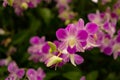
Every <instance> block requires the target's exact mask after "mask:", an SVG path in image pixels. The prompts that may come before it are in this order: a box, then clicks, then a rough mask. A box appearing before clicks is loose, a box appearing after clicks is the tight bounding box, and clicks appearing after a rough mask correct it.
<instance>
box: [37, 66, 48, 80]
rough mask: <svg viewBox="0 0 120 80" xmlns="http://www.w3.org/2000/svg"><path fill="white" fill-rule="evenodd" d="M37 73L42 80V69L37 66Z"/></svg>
mask: <svg viewBox="0 0 120 80" xmlns="http://www.w3.org/2000/svg"><path fill="white" fill-rule="evenodd" d="M37 75H38V76H39V77H40V79H42V80H43V78H44V77H45V76H46V75H45V72H44V71H43V69H42V68H38V70H37Z"/></svg>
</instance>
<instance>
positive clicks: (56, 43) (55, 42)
mask: <svg viewBox="0 0 120 80" xmlns="http://www.w3.org/2000/svg"><path fill="white" fill-rule="evenodd" d="M54 44H55V45H56V46H57V48H58V47H59V45H60V42H59V41H58V40H55V41H54Z"/></svg>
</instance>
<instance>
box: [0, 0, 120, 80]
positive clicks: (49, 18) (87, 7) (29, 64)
mask: <svg viewBox="0 0 120 80" xmlns="http://www.w3.org/2000/svg"><path fill="white" fill-rule="evenodd" d="M115 1H116V0H113V1H112V2H111V3H107V4H106V5H104V6H103V5H102V4H101V3H100V1H99V2H98V3H94V2H92V1H91V0H72V2H71V3H70V4H69V6H70V8H71V10H72V11H74V12H75V13H76V16H75V17H74V18H72V19H71V20H66V21H65V20H61V19H60V17H59V16H58V15H59V12H58V8H57V7H56V2H55V1H54V0H51V1H50V2H46V1H41V2H40V4H39V5H38V6H37V7H36V8H32V9H30V8H28V9H27V10H25V11H24V12H23V15H20V16H18V15H16V13H15V12H14V8H13V7H11V6H6V7H3V6H2V3H3V1H1V0H0V59H5V58H8V56H11V59H12V60H14V61H16V63H17V64H18V66H19V67H25V68H35V69H37V68H38V67H42V68H43V69H44V71H45V73H46V77H45V79H44V80H80V77H81V76H86V80H120V58H119V57H118V58H117V59H116V60H114V59H113V56H106V55H104V54H103V53H100V50H99V49H98V48H94V49H92V50H90V51H86V52H85V53H78V54H80V55H81V56H83V57H84V59H85V61H84V63H82V64H81V65H78V66H76V67H74V66H73V65H72V64H71V63H68V64H65V65H64V66H63V67H60V68H57V70H55V69H54V68H48V67H46V66H45V65H44V64H43V63H34V62H33V61H29V60H28V57H29V56H30V55H29V54H28V53H27V49H28V47H29V46H30V44H29V39H30V38H31V37H32V36H36V35H37V36H40V37H41V36H45V37H46V40H47V41H54V40H56V39H57V38H56V34H55V33H56V30H57V29H58V28H60V27H63V28H65V27H66V25H67V24H68V23H73V22H75V21H78V19H79V18H83V19H84V20H85V23H86V22H88V18H87V15H88V14H89V13H95V12H96V10H98V9H99V10H100V11H101V12H102V11H105V9H106V7H107V6H110V7H111V6H112V4H114V3H115ZM119 26H120V21H118V23H117V29H119ZM8 74H9V72H8V71H7V66H0V80H4V79H5V77H7V76H8ZM23 80H26V79H23Z"/></svg>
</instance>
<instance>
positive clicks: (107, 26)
mask: <svg viewBox="0 0 120 80" xmlns="http://www.w3.org/2000/svg"><path fill="white" fill-rule="evenodd" d="M103 27H104V29H105V30H109V29H110V28H109V22H105V23H104V25H103Z"/></svg>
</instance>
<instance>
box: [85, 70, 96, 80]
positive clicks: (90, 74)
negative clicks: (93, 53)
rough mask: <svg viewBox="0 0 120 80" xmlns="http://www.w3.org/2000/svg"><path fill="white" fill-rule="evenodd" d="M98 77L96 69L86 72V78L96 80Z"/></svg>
mask: <svg viewBox="0 0 120 80" xmlns="http://www.w3.org/2000/svg"><path fill="white" fill-rule="evenodd" d="M97 77H98V71H92V72H90V73H88V74H87V76H86V80H97Z"/></svg>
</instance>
